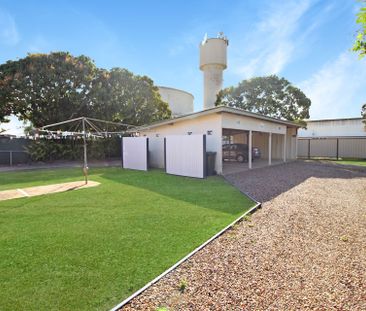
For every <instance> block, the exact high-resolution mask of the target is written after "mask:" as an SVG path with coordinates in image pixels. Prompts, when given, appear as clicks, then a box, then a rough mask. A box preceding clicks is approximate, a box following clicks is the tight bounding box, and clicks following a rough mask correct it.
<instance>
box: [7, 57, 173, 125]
mask: <svg viewBox="0 0 366 311" xmlns="http://www.w3.org/2000/svg"><path fill="white" fill-rule="evenodd" d="M170 113H171V112H170V110H169V107H168V105H167V103H165V102H163V101H162V100H161V98H160V95H159V92H158V89H157V88H156V87H155V86H154V84H153V81H152V80H151V79H149V78H147V77H144V76H137V75H134V74H132V73H131V72H129V71H127V70H125V69H119V68H115V69H112V70H111V71H108V70H104V69H99V68H97V67H96V66H95V64H94V62H93V61H92V60H91V59H90V58H89V57H86V56H83V55H82V56H79V57H74V56H72V55H70V54H69V53H66V52H56V53H50V54H29V55H28V56H27V57H25V58H23V59H20V60H17V61H8V62H7V63H5V64H3V65H0V121H3V120H5V119H6V116H8V115H10V114H15V115H17V116H18V117H19V118H20V119H22V120H29V121H30V122H31V123H32V124H33V125H34V126H35V127H40V126H43V125H46V124H50V123H54V122H59V121H63V120H67V119H70V118H75V117H80V116H89V117H96V118H101V119H105V120H114V121H121V122H124V123H130V124H136V125H139V124H143V123H148V122H151V121H155V120H159V119H164V118H168V117H169V116H170Z"/></svg>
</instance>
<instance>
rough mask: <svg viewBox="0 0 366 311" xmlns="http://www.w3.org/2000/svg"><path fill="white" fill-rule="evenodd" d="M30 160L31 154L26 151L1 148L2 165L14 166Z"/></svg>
mask: <svg viewBox="0 0 366 311" xmlns="http://www.w3.org/2000/svg"><path fill="white" fill-rule="evenodd" d="M28 162H29V155H28V153H27V152H26V151H19V150H0V165H9V166H13V165H16V164H24V163H28Z"/></svg>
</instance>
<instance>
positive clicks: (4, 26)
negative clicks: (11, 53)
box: [0, 10, 19, 45]
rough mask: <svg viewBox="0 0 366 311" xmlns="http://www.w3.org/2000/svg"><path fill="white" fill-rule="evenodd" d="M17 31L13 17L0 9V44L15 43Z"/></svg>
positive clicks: (17, 37)
mask: <svg viewBox="0 0 366 311" xmlns="http://www.w3.org/2000/svg"><path fill="white" fill-rule="evenodd" d="M18 42H19V33H18V30H17V27H16V23H15V20H14V18H13V17H12V16H11V15H10V14H9V13H8V12H6V11H4V10H0V44H4V45H16V44H17V43H18Z"/></svg>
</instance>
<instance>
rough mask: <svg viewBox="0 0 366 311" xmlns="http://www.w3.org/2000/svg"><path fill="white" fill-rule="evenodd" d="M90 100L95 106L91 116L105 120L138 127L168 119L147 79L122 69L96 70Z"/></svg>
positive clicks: (166, 107) (167, 111) (152, 84)
mask: <svg viewBox="0 0 366 311" xmlns="http://www.w3.org/2000/svg"><path fill="white" fill-rule="evenodd" d="M90 97H91V100H92V102H94V103H95V107H94V111H93V113H94V114H95V116H96V117H98V116H104V118H105V119H107V120H113V121H121V122H124V123H128V124H135V125H141V124H146V123H150V122H153V121H157V120H162V119H167V118H169V117H170V116H171V111H170V109H169V106H168V104H167V103H165V102H164V101H162V99H161V97H160V94H159V90H158V88H157V87H156V86H154V83H153V81H152V80H151V79H150V78H148V77H146V76H138V75H134V74H133V73H132V72H130V71H128V70H126V69H122V68H113V69H111V70H110V71H107V70H104V69H100V70H98V71H97V75H96V79H95V80H94V81H93V86H92V88H91V94H90Z"/></svg>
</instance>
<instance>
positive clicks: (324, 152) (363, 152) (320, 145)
mask: <svg viewBox="0 0 366 311" xmlns="http://www.w3.org/2000/svg"><path fill="white" fill-rule="evenodd" d="M297 156H298V157H299V158H308V159H310V158H334V159H339V158H354V159H366V137H362V136H361V137H358V136H356V137H316V138H315V137H311V138H310V137H299V138H298V141H297Z"/></svg>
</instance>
